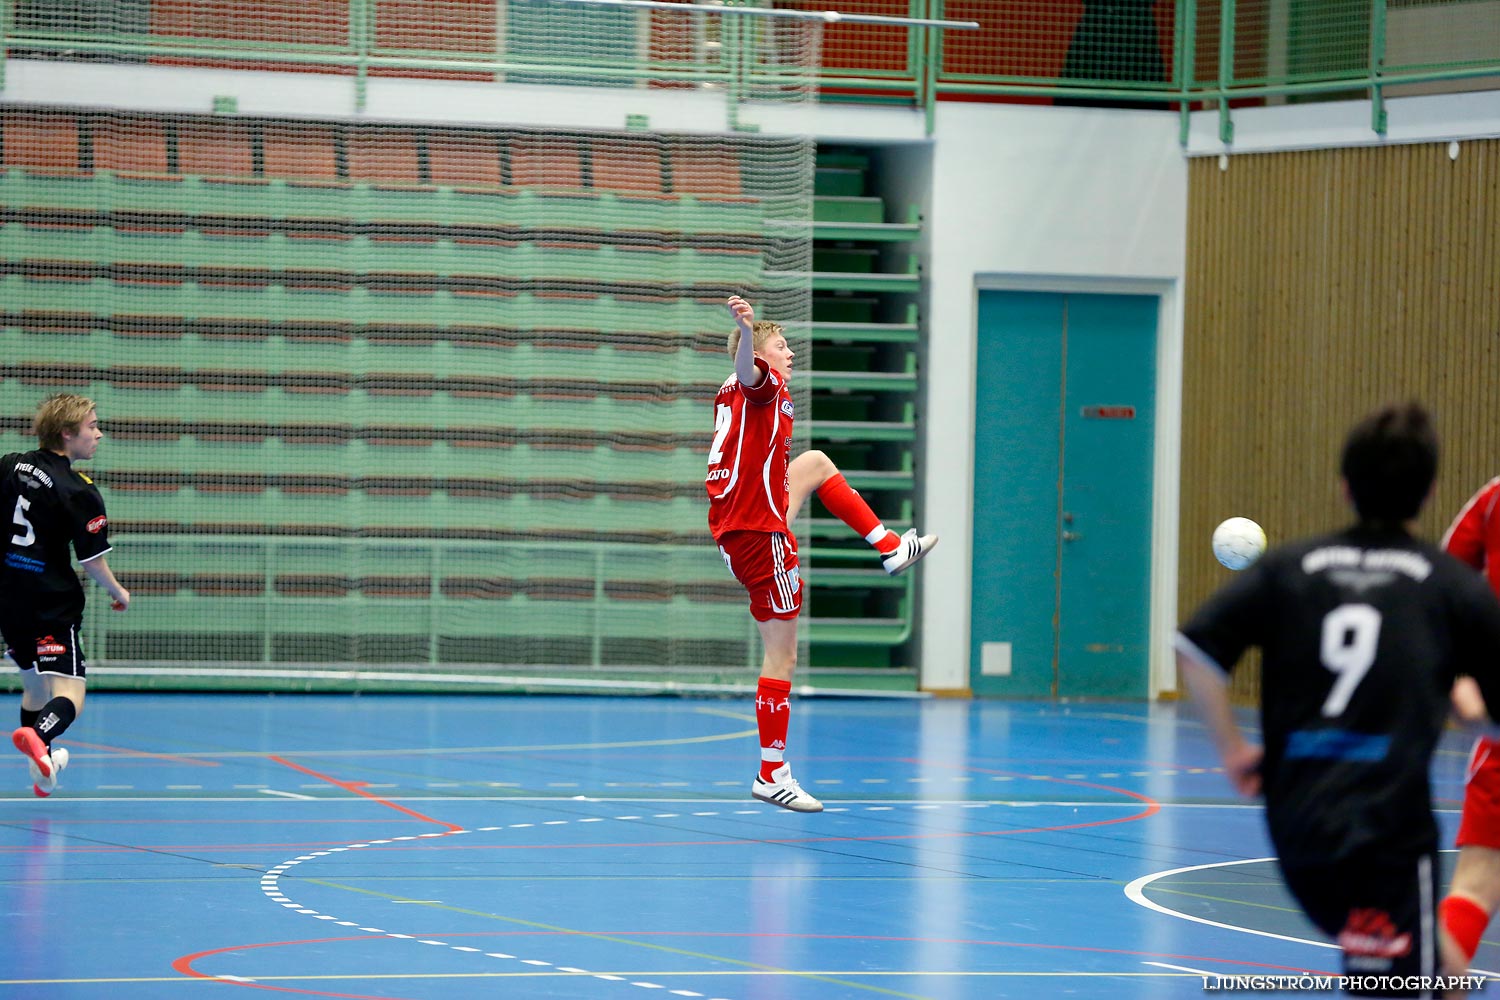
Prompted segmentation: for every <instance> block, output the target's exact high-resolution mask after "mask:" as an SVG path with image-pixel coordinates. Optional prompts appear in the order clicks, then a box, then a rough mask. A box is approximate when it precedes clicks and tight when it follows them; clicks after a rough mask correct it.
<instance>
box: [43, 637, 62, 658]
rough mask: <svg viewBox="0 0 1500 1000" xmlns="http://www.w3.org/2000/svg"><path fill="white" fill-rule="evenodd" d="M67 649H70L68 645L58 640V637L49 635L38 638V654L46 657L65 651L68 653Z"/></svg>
mask: <svg viewBox="0 0 1500 1000" xmlns="http://www.w3.org/2000/svg"><path fill="white" fill-rule="evenodd" d="M67 651H68V647H67V646H64V645H63V644H62V643H60V642H58V641H57V640H56V639H54V638H52V637H51V636H50V635H49V636H44V637H43V638H41V639H38V640H37V643H36V655H37V656H46V657H51V656H61V655H63V654H64V653H66V652H67Z"/></svg>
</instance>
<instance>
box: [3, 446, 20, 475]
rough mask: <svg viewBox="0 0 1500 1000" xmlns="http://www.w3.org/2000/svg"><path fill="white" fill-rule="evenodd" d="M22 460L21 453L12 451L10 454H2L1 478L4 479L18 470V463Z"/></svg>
mask: <svg viewBox="0 0 1500 1000" xmlns="http://www.w3.org/2000/svg"><path fill="white" fill-rule="evenodd" d="M20 461H21V453H20V452H18V451H14V452H11V453H10V454H9V455H0V479H4V478H6V477H7V476H9V475H10V474H11V473H12V472H15V471H16V465H17V464H18V463H19V462H20Z"/></svg>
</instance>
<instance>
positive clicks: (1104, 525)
mask: <svg viewBox="0 0 1500 1000" xmlns="http://www.w3.org/2000/svg"><path fill="white" fill-rule="evenodd" d="M1157 311H1158V300H1157V298H1156V296H1152V295H1087V294H1077V293H1053V292H1008V291H983V292H980V294H979V330H978V358H977V365H976V379H975V387H976V401H975V402H976V405H975V439H974V537H973V552H974V569H973V598H972V600H973V604H972V609H971V610H972V616H971V620H972V622H973V627H972V640H971V659H970V683H971V686H972V688H973V690H974V692H975V693H976V694H981V695H991V696H1001V697H1017V698H1048V697H1062V698H1070V697H1088V698H1144V697H1145V696H1146V694H1147V691H1148V688H1149V681H1148V648H1147V647H1148V642H1149V634H1150V622H1149V619H1150V591H1151V587H1150V581H1151V496H1152V450H1153V445H1154V439H1155V397H1156V320H1157Z"/></svg>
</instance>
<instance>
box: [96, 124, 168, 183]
mask: <svg viewBox="0 0 1500 1000" xmlns="http://www.w3.org/2000/svg"><path fill="white" fill-rule="evenodd" d="M94 167H95V168H96V169H100V170H114V171H118V172H120V173H134V174H165V173H166V172H167V131H166V128H165V127H164V126H163V124H162V121H161V119H160V118H145V117H133V116H117V115H109V116H104V115H101V116H99V117H98V118H96V119H94Z"/></svg>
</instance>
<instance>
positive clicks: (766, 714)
mask: <svg viewBox="0 0 1500 1000" xmlns="http://www.w3.org/2000/svg"><path fill="white" fill-rule="evenodd" d="M791 693H792V682H791V681H779V680H776V679H775V678H774V677H762V678H761V679H760V683H759V684H757V685H756V686H755V724H756V726H757V727H759V729H760V777H761V780H762V781H770V780H771V772H772V771H774V770H776V769H777V768H778V767H780V766H781V761H782V758H784V757H785V756H786V725H787V722H788V721H790V720H789V717H790V716H791V714H792V706H791V698H790V695H791Z"/></svg>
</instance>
